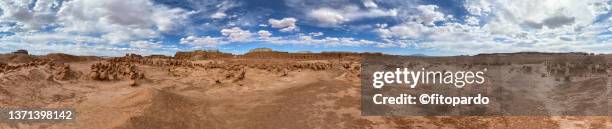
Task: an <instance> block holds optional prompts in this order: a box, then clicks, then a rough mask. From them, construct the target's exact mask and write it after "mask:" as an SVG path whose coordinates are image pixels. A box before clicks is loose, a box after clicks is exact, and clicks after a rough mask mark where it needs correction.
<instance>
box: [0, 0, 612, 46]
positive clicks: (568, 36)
mask: <svg viewBox="0 0 612 129" xmlns="http://www.w3.org/2000/svg"><path fill="white" fill-rule="evenodd" d="M611 10H612V1H610V0H540V1H532V0H327V1H313V0H244V1H240V0H233V1H231V0H226V1H219V0H129V1H126V0H70V1H66V0H8V1H7V0H5V1H0V52H3V53H5V52H11V51H15V50H17V49H28V50H29V51H31V53H34V54H46V53H55V52H62V53H69V54H76V55H107V56H117V55H123V54H125V53H138V54H144V55H149V54H165V55H173V54H174V52H176V51H190V50H198V49H219V50H221V51H224V52H231V53H236V54H241V53H245V52H247V51H248V50H250V49H253V48H258V47H268V48H273V49H275V50H280V51H290V52H296V51H312V52H320V51H354V52H383V53H387V54H400V55H410V54H426V55H442V56H444V55H473V54H478V53H495V52H521V51H541V52H594V53H612V40H611V39H612V19H611V16H612V13H611Z"/></svg>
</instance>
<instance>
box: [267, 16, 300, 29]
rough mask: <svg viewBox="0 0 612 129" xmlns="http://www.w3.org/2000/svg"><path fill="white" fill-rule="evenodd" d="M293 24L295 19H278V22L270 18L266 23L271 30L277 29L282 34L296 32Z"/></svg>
mask: <svg viewBox="0 0 612 129" xmlns="http://www.w3.org/2000/svg"><path fill="white" fill-rule="evenodd" d="M295 22H297V19H295V18H293V17H288V18H283V19H280V20H278V19H274V18H270V19H269V20H268V23H269V24H270V25H271V26H272V27H273V28H278V29H280V31H282V32H290V31H295V30H297V26H296V25H295Z"/></svg>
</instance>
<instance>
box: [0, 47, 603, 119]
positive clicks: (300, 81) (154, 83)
mask: <svg viewBox="0 0 612 129" xmlns="http://www.w3.org/2000/svg"><path fill="white" fill-rule="evenodd" d="M22 58H25V57H22ZM28 62H29V63H28ZM0 65H3V66H0V67H2V68H3V70H2V71H0V107H9V108H11V107H14V108H18V107H22V108H23V107H44V108H58V107H71V108H75V109H76V111H77V116H76V120H75V122H68V123H0V128H3V129H11V128H49V129H65V128H79V129H85V128H91V129H93V128H96V129H97V128H99V129H106V128H118V129H155V128H163V129H175V128H185V129H202V128H495V129H500V128H534V129H535V128H538V129H539V128H612V117H609V116H588V117H586V116H418V117H399V116H398V117H390V116H385V117H383V116H361V111H360V80H359V72H360V70H359V68H360V67H359V62H358V61H354V60H282V59H219V60H190V61H188V60H174V59H133V58H130V57H128V56H126V57H123V58H119V59H102V58H91V59H78V60H77V59H62V60H59V59H55V60H53V61H50V60H43V59H32V60H31V61H27V62H7V63H4V64H0ZM607 78H610V77H607ZM610 82H612V81H610V80H603V83H608V84H606V85H608V86H609V85H610V84H609V83H610Z"/></svg>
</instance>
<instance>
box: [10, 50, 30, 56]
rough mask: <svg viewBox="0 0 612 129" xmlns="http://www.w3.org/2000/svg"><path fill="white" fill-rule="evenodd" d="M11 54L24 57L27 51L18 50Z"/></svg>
mask: <svg viewBox="0 0 612 129" xmlns="http://www.w3.org/2000/svg"><path fill="white" fill-rule="evenodd" d="M13 54H26V55H28V50H23V49H19V50H17V51H15V52H13Z"/></svg>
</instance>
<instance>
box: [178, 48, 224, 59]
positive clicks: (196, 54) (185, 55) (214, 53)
mask: <svg viewBox="0 0 612 129" xmlns="http://www.w3.org/2000/svg"><path fill="white" fill-rule="evenodd" d="M233 56H234V55H232V54H230V53H223V52H220V51H218V50H196V51H193V52H176V54H175V55H174V58H176V59H213V58H230V57H233Z"/></svg>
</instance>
